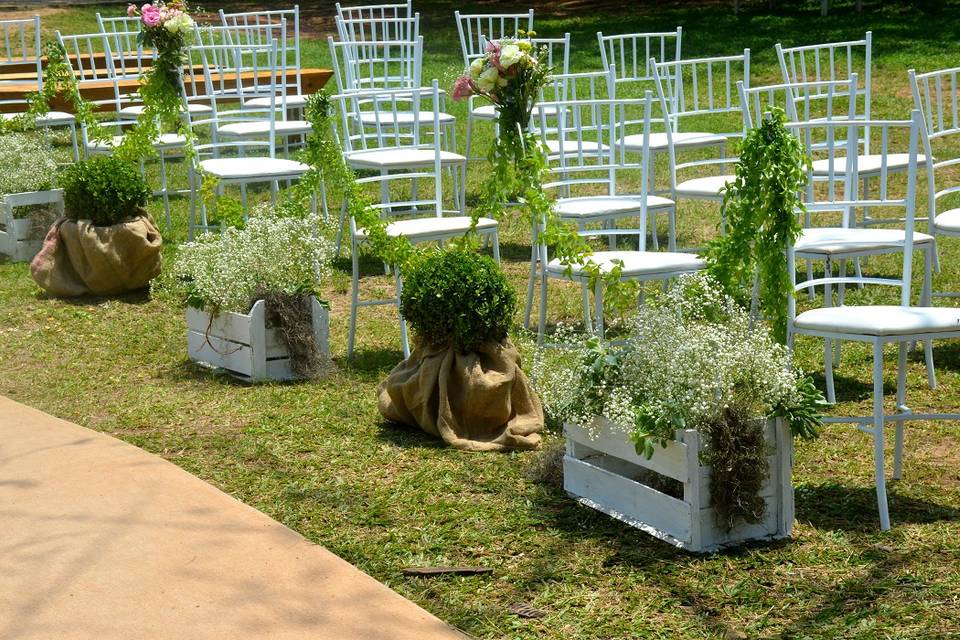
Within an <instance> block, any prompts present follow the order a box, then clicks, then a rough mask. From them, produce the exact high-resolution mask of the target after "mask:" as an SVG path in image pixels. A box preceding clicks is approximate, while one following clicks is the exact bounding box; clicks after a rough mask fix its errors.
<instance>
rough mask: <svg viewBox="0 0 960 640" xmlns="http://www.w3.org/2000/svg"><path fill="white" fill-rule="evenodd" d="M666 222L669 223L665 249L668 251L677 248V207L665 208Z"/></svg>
mask: <svg viewBox="0 0 960 640" xmlns="http://www.w3.org/2000/svg"><path fill="white" fill-rule="evenodd" d="M667 222H668V223H669V224H670V227H669V234H670V235H668V236H667V243H668V244H667V249H668V250H669V251H676V250H677V209H676V208H675V207H670V209H668V210H667Z"/></svg>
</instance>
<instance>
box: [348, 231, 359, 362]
mask: <svg viewBox="0 0 960 640" xmlns="http://www.w3.org/2000/svg"><path fill="white" fill-rule="evenodd" d="M359 253H360V252H359V251H358V249H357V241H356V239H355V238H351V242H350V256H351V258H352V266H353V271H352V277H351V279H350V328H349V329H348V331H347V359H350V358H352V357H353V345H354V342H355V339H356V335H357V310H358V309H359V307H360V258H359Z"/></svg>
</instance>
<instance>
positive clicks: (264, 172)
mask: <svg viewBox="0 0 960 640" xmlns="http://www.w3.org/2000/svg"><path fill="white" fill-rule="evenodd" d="M277 49H278V47H277V41H276V40H274V41H273V42H271V43H270V44H262V45H252V44H251V45H234V44H212V45H209V44H208V45H195V46H192V47H190V53H191V55H192V56H194V55H195V56H197V57H199V59H200V60H201V62H202V67H203V79H204V85H205V90H204V92H203V95H202V96H200V97H199V99H202V100H204V101H206V102H209V104H210V107H211V111H210V113H209V114H194V113H192V112H191V111H190V110H189V109H188V108H187V105H186V104H185V105H184V111H185V113H186V116H187V120H188V124H189V125H190V127H191V128H192V129H193V130H194V131H197V130H200V129H203V130H209V131H210V132H211V137H210V141H209V142H202V143H198V144H195V145H194V151H195V154H194V157H193V158H192V162H191V164H190V165H189V167H188V177H189V179H190V220H189V229H188V236H189V238H191V239H192V238H193V234H194V232H195V231H196V230H197V229H201V230H204V231H206V230H208V229H210V228H211V225H210V224H209V223H208V218H207V209H206V203H205V202H204V199H203V198H202V197H200V180H201V177H203V176H210V177H212V178H214V179H216V180H217V181H218V184H217V192H218V194H219V193H222V192H223V191H224V188H225V187H226V186H227V185H230V184H237V185H240V186H241V192H240V193H241V203H242V206H243V214H244V218H246V216H247V198H246V195H247V194H246V186H247V185H249V184H257V183H269V184H270V192H271V200H272V201H275V200H276V194H277V191H278V189H279V182H281V181H285V182H290V181H292V180H295V179H299V178H301V177H302V176H303V175H304V174H305V173H306V172H307V171H309V169H310V167H309V166H308V165H305V164H303V163H301V162H297V161H295V160H289V159H285V158H278V157H277V149H276V147H277V137H278V136H277V129H276V124H277V114H278V111H280V107H279V106H278V103H279V101H280V96H279V95H278V94H279V92H278V90H277V84H278V83H280V82H282V81H281V80H280V79H279V78H278V75H279V73H278V67H277V64H278V52H277ZM229 61H233V62H229ZM181 78H184V76H183V75H181ZM190 81H191V82H193V81H195V80H194V79H191V80H190ZM186 84H187V80H186V79H184V80H183V81H182V87H181V88H182V91H183V98H184V101H185V102H187V101H188V100H189V96H190V95H191V90H190V89H188V88H187V87H186V86H185V85H186ZM257 98H264V99H266V101H267V106H266V107H263V108H253V107H250V106H249V102H248V99H257ZM246 123H250V124H251V125H252V126H253V127H254V128H255V129H256V130H257V131H262V132H263V133H264V135H262V136H258V137H257V138H256V139H249V138H244V137H229V138H226V139H225V138H224V137H223V136H222V135H219V134H218V132H222V131H223V128H224V127H228V126H230V125H233V124H237V125H243V124H246ZM198 205H199V207H198ZM313 205H314V208H315V207H316V201H315V199H314V202H313ZM198 208H199V220H198V219H197V217H198V216H197V213H198ZM314 213H316V212H315V211H314Z"/></svg>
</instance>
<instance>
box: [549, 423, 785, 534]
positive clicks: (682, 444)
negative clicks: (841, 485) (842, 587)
mask: <svg viewBox="0 0 960 640" xmlns="http://www.w3.org/2000/svg"><path fill="white" fill-rule="evenodd" d="M564 434H565V435H566V440H567V450H566V455H565V456H564V458H563V486H564V489H566V491H567V493H569V494H570V495H571V496H573V497H574V498H576V499H577V500H578V501H579V502H581V503H582V504H584V505H586V506H588V507H592V508H594V509H597V510H598V511H602V512H604V513H606V514H607V515H610V516H612V517H614V518H617V519H618V520H621V521H623V522H625V523H627V524H629V525H630V526H633V527H636V528H638V529H642V530H643V531H646V532H647V533H649V534H651V535H653V536H656V537H657V538H660V539H661V540H664V541H665V542H669V543H670V544H672V545H675V546H677V547H680V548H682V549H687V550H689V551H696V552H709V551H716V550H718V549H722V548H724V547H728V546H733V545H736V544H739V543H741V542H745V541H747V540H764V539H767V540H772V539H776V538H787V537H789V536H790V533H791V530H792V528H793V513H794V512H793V485H792V484H791V480H790V476H791V472H792V469H793V440H792V438H791V434H790V430H789V429H788V428H787V427H786V426H785V425H784V424H783V421H782V420H769V421H768V422H767V424H766V433H765V438H766V440H767V442H768V444H769V445H770V452H771V453H772V455H770V456H769V457H768V462H769V468H770V473H769V477H768V478H767V481H766V482H765V483H764V485H763V488H762V489H761V492H760V493H761V495H762V496H763V498H764V499H765V500H766V502H767V509H766V515H765V517H764V520H763V522H759V523H756V524H740V525H737V526H736V527H734V528H733V529H732V530H731V531H730V532H726V531H724V530H723V529H722V528H720V527H718V526H717V524H716V523H717V520H716V517H715V515H714V511H713V508H712V507H711V505H710V468H709V467H704V466H701V465H700V453H701V450H702V448H703V443H702V441H701V438H700V434H699V433H698V432H696V431H693V430H685V431H678V432H677V434H676V440H675V441H671V442H670V443H668V444H667V447H666V448H663V447H661V446H660V445H659V444H656V445H655V446H656V452H655V453H654V454H653V457H652V458H650V459H649V460H647V459H646V458H644V457H643V455H639V454H637V452H636V450H635V449H634V446H633V443H632V442H631V441H630V440H629V439H628V438H627V436H626V435H625V430H618V429H616V428H614V426H613V425H612V424H611V423H610V422H609V421H608V420H605V419H598V421H597V423H596V425H595V428H594V429H590V430H588V429H585V428H583V427H581V426H579V425H574V424H566V425H564ZM592 434H595V435H592ZM642 470H649V471H653V472H656V473H658V474H661V475H663V476H666V477H668V478H672V479H674V480H677V481H679V482H680V483H682V484H683V498H682V499H678V498H674V497H672V496H669V495H667V494H665V493H661V492H660V491H657V490H656V489H654V488H652V487H650V486H648V485H647V484H644V483H643V482H642V480H638V479H637V476H638V475H643V473H642ZM647 477H648V478H649V475H648V476H647Z"/></svg>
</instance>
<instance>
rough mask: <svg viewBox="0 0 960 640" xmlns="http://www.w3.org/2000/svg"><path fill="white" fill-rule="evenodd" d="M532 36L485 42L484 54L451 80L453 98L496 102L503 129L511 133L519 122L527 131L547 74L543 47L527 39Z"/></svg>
mask: <svg viewBox="0 0 960 640" xmlns="http://www.w3.org/2000/svg"><path fill="white" fill-rule="evenodd" d="M535 35H536V33H534V32H533V31H531V32H529V33H525V32H523V31H521V32H520V33H519V34H518V35H517V37H514V38H501V39H500V40H491V41H490V42H488V43H487V47H486V53H484V55H483V56H482V57H480V58H477V59H476V60H474V61H473V62H472V63H471V65H470V68H469V69H467V70H466V72H465V73H464V74H463V75H462V76H460V77H459V78H457V79H456V81H454V83H453V90H452V91H451V94H452V96H453V99H454V100H465V99H467V98H469V97H470V96H474V95H478V96H483V97H484V98H486V99H488V100H489V101H490V102H492V103H493V104H494V105H496V107H497V111H498V112H499V115H498V118H499V120H500V127H501V131H502V132H506V131H509V132H514V131H516V128H517V126H518V125H519V126H520V129H521V130H526V128H527V124H528V123H529V121H530V114H531V113H532V111H533V107H534V104H535V103H536V101H537V98H538V97H539V95H540V91H541V89H542V88H543V87H544V85H545V84H546V82H547V75H548V74H549V73H550V69H549V68H548V67H547V65H546V62H545V57H546V55H545V50H543V49H539V50H538V49H537V47H536V46H535V45H534V43H533V41H532V40H531V39H530V38H531V37H533V36H535Z"/></svg>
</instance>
